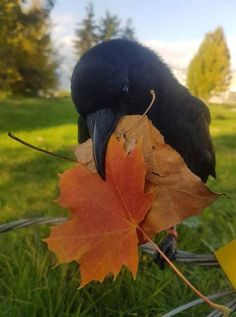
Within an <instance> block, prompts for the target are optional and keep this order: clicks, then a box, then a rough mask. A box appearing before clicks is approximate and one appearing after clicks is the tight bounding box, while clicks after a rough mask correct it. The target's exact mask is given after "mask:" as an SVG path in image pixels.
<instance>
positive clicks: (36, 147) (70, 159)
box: [8, 132, 78, 163]
mask: <svg viewBox="0 0 236 317" xmlns="http://www.w3.org/2000/svg"><path fill="white" fill-rule="evenodd" d="M8 136H9V137H10V138H12V139H13V140H15V141H17V142H19V143H21V144H23V145H25V146H27V147H29V148H31V149H34V150H36V151H39V152H42V153H44V154H48V155H52V156H55V157H58V158H61V159H63V160H66V161H70V162H75V163H78V161H76V160H74V159H72V158H69V157H66V156H64V155H60V154H56V153H53V152H50V151H47V150H44V149H42V148H40V147H38V146H35V145H32V144H30V143H28V142H26V141H24V140H22V139H20V138H18V137H17V136H15V135H14V134H13V133H11V132H8Z"/></svg>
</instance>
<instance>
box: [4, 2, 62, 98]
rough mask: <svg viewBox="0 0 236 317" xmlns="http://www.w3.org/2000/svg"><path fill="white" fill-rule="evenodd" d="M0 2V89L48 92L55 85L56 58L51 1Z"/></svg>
mask: <svg viewBox="0 0 236 317" xmlns="http://www.w3.org/2000/svg"><path fill="white" fill-rule="evenodd" d="M23 4H24V6H23ZM1 5H2V7H1V9H2V10H3V11H1V12H3V14H2V16H3V17H4V19H3V20H1V21H0V29H1V35H0V42H1V49H0V56H1V64H0V89H2V90H3V89H8V90H10V91H11V92H12V93H13V94H28V95H38V94H39V93H40V92H42V93H47V92H49V91H50V90H51V89H53V88H55V87H56V85H57V76H56V68H57V59H56V58H55V52H54V50H53V48H52V43H51V37H50V19H49V14H50V11H51V9H52V6H53V3H52V1H44V5H43V4H42V2H40V3H39V2H38V1H36V0H31V1H28V2H27V4H25V2H23V1H21V0H9V1H7V2H2V3H1ZM2 33H3V34H2ZM4 34H5V35H4ZM2 57H3V59H2Z"/></svg>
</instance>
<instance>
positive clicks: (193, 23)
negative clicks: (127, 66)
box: [51, 0, 236, 88]
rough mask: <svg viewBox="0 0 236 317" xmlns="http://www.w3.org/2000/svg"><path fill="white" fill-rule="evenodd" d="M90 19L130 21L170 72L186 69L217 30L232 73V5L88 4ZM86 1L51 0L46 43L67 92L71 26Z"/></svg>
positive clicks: (235, 42)
mask: <svg viewBox="0 0 236 317" xmlns="http://www.w3.org/2000/svg"><path fill="white" fill-rule="evenodd" d="M90 2H92V3H93V5H94V11H95V15H96V17H97V18H98V19H99V18H101V17H102V16H104V13H105V11H106V10H109V11H110V12H111V13H112V14H117V15H118V16H119V18H120V19H121V21H123V24H124V23H125V21H126V20H127V19H128V18H131V19H132V22H133V26H134V28H135V31H136V35H137V38H138V40H139V41H140V42H142V43H143V44H145V45H147V46H149V47H151V48H152V49H154V50H155V51H156V52H157V53H158V54H159V55H160V56H161V57H162V59H163V60H164V61H165V62H166V63H167V64H168V65H169V66H170V67H171V68H172V69H173V70H178V69H186V68H187V66H188V64H189V62H190V60H191V58H192V57H193V56H194V54H195V53H196V51H197V49H198V47H199V45H200V43H201V41H202V40H203V38H204V35H205V34H206V33H207V32H211V31H213V30H214V29H215V28H216V27H217V26H222V27H223V29H224V31H225V37H226V40H227V43H228V46H229V49H230V53H231V65H232V66H231V68H232V70H234V71H236V0H149V1H148V0H146V1H144V0H125V1H124V0H123V1H122V0H93V1H90ZM87 4H88V1H86V0H57V2H56V5H55V7H54V9H53V11H52V14H51V17H52V21H53V27H52V38H53V42H54V43H55V46H56V49H57V51H58V53H59V54H60V55H61V56H62V57H63V61H62V63H61V69H60V77H61V85H62V87H63V88H69V82H70V76H71V72H72V69H73V66H74V65H75V63H76V59H75V56H74V52H73V40H74V38H75V28H76V25H77V24H78V23H79V22H81V21H82V19H83V18H84V16H85V8H86V6H87Z"/></svg>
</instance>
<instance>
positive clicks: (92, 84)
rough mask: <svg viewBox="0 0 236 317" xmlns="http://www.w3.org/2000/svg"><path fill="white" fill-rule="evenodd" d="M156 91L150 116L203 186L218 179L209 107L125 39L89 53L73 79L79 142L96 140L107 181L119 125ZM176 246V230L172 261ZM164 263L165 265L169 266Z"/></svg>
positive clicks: (169, 247)
mask: <svg viewBox="0 0 236 317" xmlns="http://www.w3.org/2000/svg"><path fill="white" fill-rule="evenodd" d="M150 90H154V92H155V94H156V96H157V98H156V100H155V103H154V104H153V106H152V107H151V109H150V110H149V112H148V113H147V116H148V118H149V119H150V120H151V121H152V123H153V125H154V126H155V127H156V128H157V129H158V130H159V131H160V132H161V133H162V135H163V136H164V138H165V142H166V143H168V144H170V145H171V146H172V147H173V148H174V149H176V150H177V151H178V152H179V153H180V154H181V156H182V157H183V159H184V160H185V163H186V164H187V166H188V167H189V169H190V170H191V171H192V172H193V173H194V174H196V175H198V176H199V177H200V178H201V180H202V181H203V182H206V181H207V179H208V176H209V175H212V176H213V177H216V172H215V152H214V148H213V145H212V140H211V136H210V133H209V124H210V113H209V110H208V108H207V106H206V105H205V104H204V102H203V101H202V100H200V99H198V98H197V97H195V96H193V95H192V94H191V93H190V92H189V91H188V89H187V88H185V87H184V86H182V85H181V84H180V83H179V82H178V80H177V79H176V78H175V77H174V76H173V74H172V73H171V71H170V69H169V68H168V66H167V65H166V64H165V63H164V62H163V61H162V60H161V58H160V57H159V56H158V55H157V54H156V53H154V52H153V51H152V50H151V49H149V48H147V47H145V46H143V45H141V44H139V43H137V42H135V41H129V40H125V39H114V40H109V41H105V42H102V43H99V44H97V45H96V46H94V47H93V48H91V49H90V50H88V51H87V52H86V53H85V54H84V55H83V56H82V57H81V58H80V60H79V62H78V63H77V64H76V66H75V68H74V70H73V74H72V78H71V95H72V100H73V102H74V104H75V106H76V109H77V111H78V113H79V115H80V116H79V120H78V130H79V133H78V138H79V142H84V141H86V140H87V139H88V138H89V137H91V138H92V141H93V155H94V161H95V164H96V168H97V171H98V173H99V174H100V176H101V177H102V178H103V179H105V177H106V175H105V155H106V148H107V143H108V141H109V137H110V136H111V134H112V132H113V130H114V129H115V127H116V124H117V123H118V121H119V119H120V118H121V117H122V116H124V115H132V114H139V115H142V114H143V113H144V112H145V110H146V108H147V105H148V104H149V103H150V99H151V97H150ZM174 245H175V239H174V235H173V231H172V233H171V234H170V235H168V236H167V238H166V239H165V240H164V241H163V243H162V249H163V250H164V252H165V253H166V254H167V255H168V256H169V257H172V258H174V252H175V247H174ZM159 260H160V258H159ZM160 265H161V266H162V267H163V262H162V264H161V262H160Z"/></svg>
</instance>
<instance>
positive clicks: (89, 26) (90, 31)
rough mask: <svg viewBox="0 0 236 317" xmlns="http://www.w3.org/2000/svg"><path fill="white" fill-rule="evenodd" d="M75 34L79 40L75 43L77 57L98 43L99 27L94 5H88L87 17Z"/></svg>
mask: <svg viewBox="0 0 236 317" xmlns="http://www.w3.org/2000/svg"><path fill="white" fill-rule="evenodd" d="M75 33H76V37H77V39H76V40H75V42H74V47H75V51H76V55H77V56H79V57H80V56H81V55H82V54H83V53H85V52H86V51H87V50H88V49H90V48H91V47H93V46H94V45H95V44H96V43H97V42H98V35H97V25H96V22H95V17H94V9H93V5H92V3H89V4H88V6H87V8H86V17H85V18H84V19H83V21H82V22H81V23H80V24H79V28H78V29H77V30H76V31H75Z"/></svg>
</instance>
